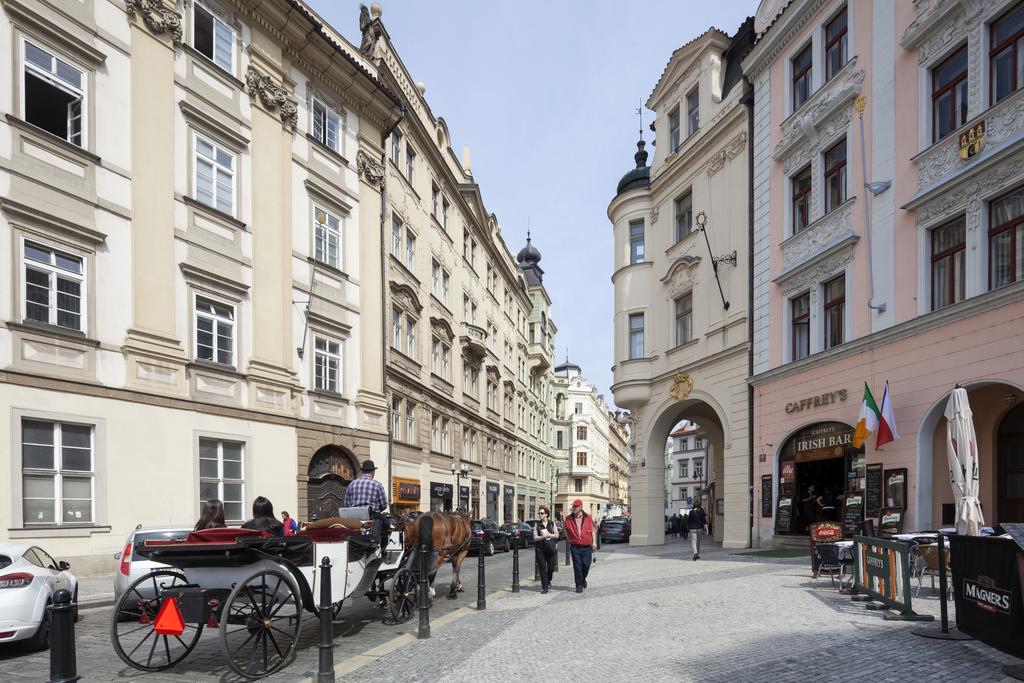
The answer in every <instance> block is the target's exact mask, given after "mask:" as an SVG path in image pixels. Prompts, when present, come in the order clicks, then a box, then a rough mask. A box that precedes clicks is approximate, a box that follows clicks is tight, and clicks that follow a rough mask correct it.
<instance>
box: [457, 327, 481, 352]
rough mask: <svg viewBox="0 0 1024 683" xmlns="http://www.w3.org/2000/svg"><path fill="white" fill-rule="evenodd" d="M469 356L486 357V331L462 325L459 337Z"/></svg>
mask: <svg viewBox="0 0 1024 683" xmlns="http://www.w3.org/2000/svg"><path fill="white" fill-rule="evenodd" d="M459 341H460V342H462V346H463V348H465V349H466V350H467V351H468V352H469V353H470V354H472V355H473V356H476V357H477V358H481V359H482V358H484V357H485V356H486V355H487V330H485V329H484V328H482V327H478V326H477V325H474V324H472V323H462V334H461V335H460V336H459Z"/></svg>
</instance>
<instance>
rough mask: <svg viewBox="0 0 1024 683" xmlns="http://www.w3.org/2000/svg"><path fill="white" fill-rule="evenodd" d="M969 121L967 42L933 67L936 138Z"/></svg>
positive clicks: (933, 104)
mask: <svg viewBox="0 0 1024 683" xmlns="http://www.w3.org/2000/svg"><path fill="white" fill-rule="evenodd" d="M965 121H967V46H966V45H965V46H964V47H962V48H960V49H959V50H957V51H956V52H954V53H953V54H952V55H950V56H949V57H948V58H946V60H945V61H944V62H942V63H941V64H939V65H938V66H937V67H935V68H934V69H932V141H933V142H937V141H938V140H941V139H942V138H944V137H946V136H947V135H949V134H950V133H952V132H953V131H955V130H956V129H957V128H959V127H960V126H962V125H964V122H965Z"/></svg>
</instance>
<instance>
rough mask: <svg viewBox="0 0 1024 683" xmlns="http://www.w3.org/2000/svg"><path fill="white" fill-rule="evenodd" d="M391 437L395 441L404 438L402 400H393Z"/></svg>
mask: <svg viewBox="0 0 1024 683" xmlns="http://www.w3.org/2000/svg"><path fill="white" fill-rule="evenodd" d="M391 435H392V436H393V437H394V438H395V439H399V440H400V439H401V438H402V399H400V398H393V399H391Z"/></svg>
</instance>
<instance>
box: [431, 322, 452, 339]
mask: <svg viewBox="0 0 1024 683" xmlns="http://www.w3.org/2000/svg"><path fill="white" fill-rule="evenodd" d="M430 329H431V330H432V331H433V332H434V334H436V335H437V336H438V337H440V338H441V340H442V341H444V342H446V343H448V344H451V343H452V340H453V339H455V332H454V331H453V330H452V326H451V325H450V324H449V323H448V321H447V320H445V319H444V318H431V319H430Z"/></svg>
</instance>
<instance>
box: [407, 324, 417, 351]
mask: <svg viewBox="0 0 1024 683" xmlns="http://www.w3.org/2000/svg"><path fill="white" fill-rule="evenodd" d="M405 353H406V354H407V355H408V356H409V358H416V356H417V354H416V318H414V317H412V316H411V315H406V316H405Z"/></svg>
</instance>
